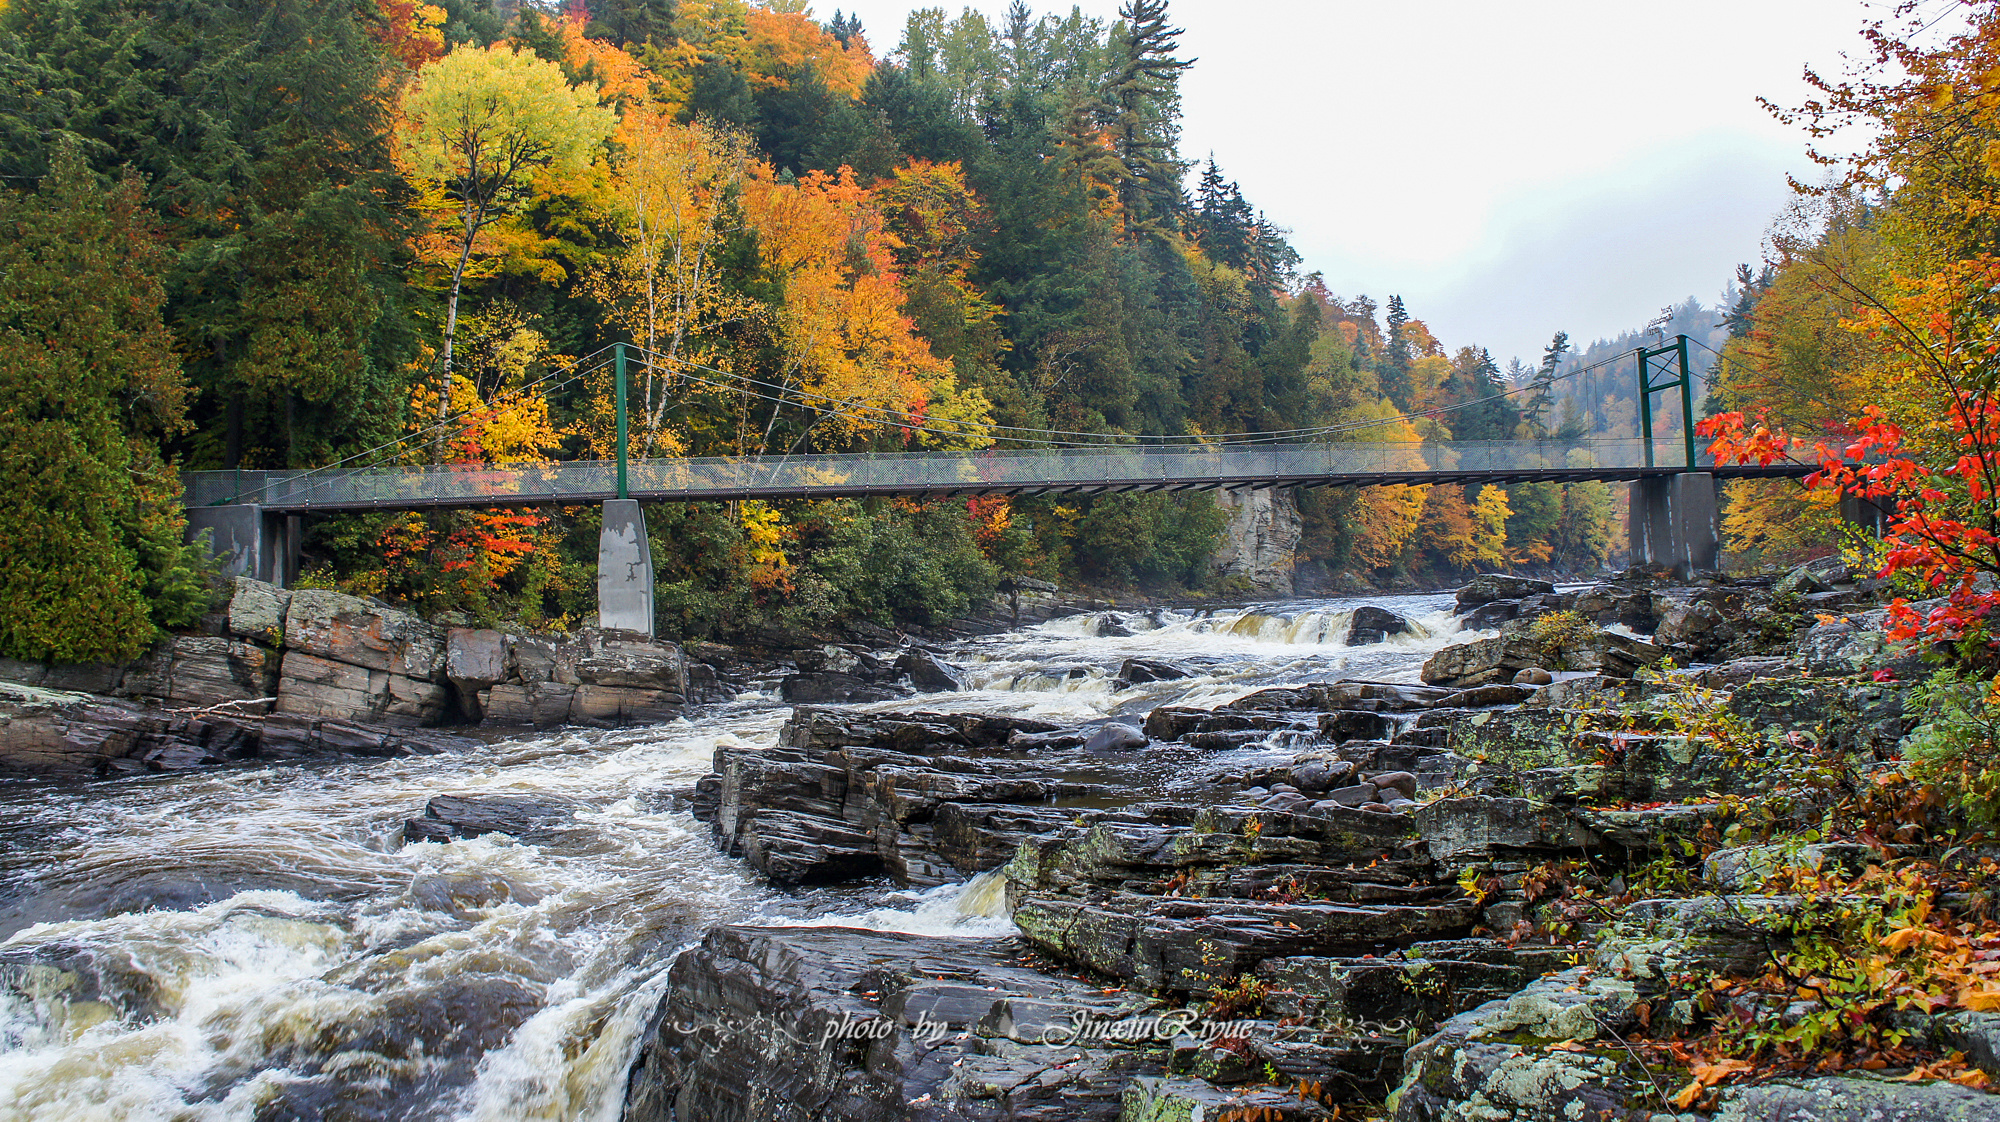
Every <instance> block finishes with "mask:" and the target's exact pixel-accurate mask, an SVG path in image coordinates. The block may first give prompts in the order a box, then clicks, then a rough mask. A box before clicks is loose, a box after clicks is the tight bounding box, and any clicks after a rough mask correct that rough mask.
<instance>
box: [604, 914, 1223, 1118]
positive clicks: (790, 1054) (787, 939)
mask: <svg viewBox="0 0 2000 1122" xmlns="http://www.w3.org/2000/svg"><path fill="white" fill-rule="evenodd" d="M1024 949H1025V948H1024V947H1023V946H1022V944H1021V943H1020V942H1019V941H1018V940H1014V939H969V938H938V937H930V936H922V935H906V934H900V933H892V932H880V931H860V930H855V929H852V928H841V927H777V928H760V927H717V928H714V929H712V930H710V931H709V932H708V933H707V935H705V936H704V937H703V938H702V940H701V942H700V943H699V944H698V945H696V946H695V947H694V948H692V949H690V950H688V951H686V952H685V953H683V954H682V955H681V956H680V957H679V958H677V959H675V960H674V964H673V967H672V969H671V970H670V971H669V974H668V987H667V992H666V995H665V996H664V997H663V998H662V999H661V1000H660V1004H659V1006H658V1008H657V1010H656V1011H655V1013H654V1015H653V1018H652V1021H651V1023H650V1024H649V1025H647V1027H646V1029H645V1031H644V1033H643V1034H642V1036H641V1038H640V1046H639V1052H638V1056H637V1058H636V1059H635V1060H634V1062H633V1066H632V1070H631V1075H630V1078H629V1079H628V1080H627V1083H626V1086H627V1098H626V1102H625V1110H624V1117H625V1119H626V1120H627V1122H665V1120H666V1119H670V1118H680V1119H695V1118H699V1119H708V1120H710V1122H813V1120H818V1119H831V1118H841V1119H852V1120H855V1122H921V1120H938V1119H947V1118H949V1119H963V1120H965V1122H1001V1120H1002V1119H1007V1120H1010V1122H1114V1120H1116V1119H1118V1118H1120V1103H1121V1098H1122V1097H1123V1094H1124V1091H1125V1087H1126V1084H1127V1083H1129V1082H1130V1081H1131V1080H1132V1079H1133V1078H1134V1077H1135V1076H1138V1075H1141V1074H1144V1073H1147V1072H1158V1071H1159V1064H1158V1061H1157V1060H1154V1059H1151V1057H1149V1056H1148V1054H1147V1051H1146V1050H1144V1049H1141V1048H1137V1047H1134V1046H1133V1045H1134V1044H1135V1043H1148V1042H1150V1041H1151V1040H1152V1037H1151V1036H1150V1035H1146V1036H1133V1035H1129V1034H1128V1035H1126V1036H1124V1037H1113V1038H1112V1039H1109V1040H1105V1039H1092V1038H1091V1037H1088V1036H1086V1037H1083V1038H1082V1039H1081V1041H1080V1042H1079V1043H1075V1044H1070V1045H1068V1046H1063V1047H1060V1049H1058V1046H1059V1045H1063V1044H1064V1042H1065V1041H1069V1040H1076V1039H1077V1031H1078V1026H1087V1025H1091V1024H1094V1023H1104V1024H1115V1023H1117V1022H1121V1021H1125V1022H1128V1023H1129V1024H1130V1025H1131V1026H1132V1027H1133V1028H1136V1029H1143V1027H1144V1026H1143V1024H1142V1023H1141V1022H1139V1021H1138V1019H1137V1018H1138V1017H1139V1015H1140V1014H1142V1013H1144V1012H1145V1011H1146V1010H1148V1009H1150V1008H1153V1003H1150V1002H1147V1001H1145V1000H1144V999H1142V998H1138V997H1136V996H1134V995H1125V994H1117V993H1106V992H1105V991H1104V990H1102V989H1101V988H1099V987H1097V986H1096V985H1094V984H1092V983H1090V982H1088V981H1086V980H1080V979H1074V978H1066V977H1063V976H1061V975H1057V974H1047V973H1042V972H1040V971H1037V970H1034V969H1032V968H1031V967H1028V966H1025V965H1023V964H1022V952H1023V951H1024ZM1058 1057H1059V1059H1058ZM1181 1117H1187V1116H1185V1115H1182V1116H1181Z"/></svg>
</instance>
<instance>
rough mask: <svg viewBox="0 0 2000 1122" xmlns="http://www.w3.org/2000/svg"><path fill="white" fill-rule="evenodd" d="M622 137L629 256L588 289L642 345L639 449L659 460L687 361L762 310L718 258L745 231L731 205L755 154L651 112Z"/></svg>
mask: <svg viewBox="0 0 2000 1122" xmlns="http://www.w3.org/2000/svg"><path fill="white" fill-rule="evenodd" d="M617 140H618V146H617V153H618V154H617V156H616V158H615V159H614V161H613V168H612V175H611V184H610V186H611V200H612V205H613V207H614V208H615V216H616V220H617V226H616V230H617V235H618V238H619V241H620V242H621V243H622V250H621V251H620V252H618V253H615V254H612V255H610V256H609V257H608V258H607V259H606V260H605V261H604V262H603V264H601V265H600V266H599V267H598V268H596V269H595V270H593V272H592V274H591V275H590V276H589V277H588V278H587V279H586V282H585V283H586V287H587V288H588V290H589V291H590V292H592V294H593V295H595V296H596V297H597V298H599V299H600V300H602V301H603V302H604V303H605V304H606V305H608V306H609V307H610V308H611V309H612V315H613V317H614V318H615V319H616V320H617V322H618V323H619V324H620V325H621V326H623V327H624V328H625V329H626V331H628V332H629V333H630V334H631V335H632V337H633V339H634V340H635V341H637V342H639V343H640V344H641V345H642V346H643V347H644V348H645V352H644V356H643V357H644V366H643V368H642V369H643V371H644V373H643V375H642V377H641V380H640V384H639V402H638V408H637V410H636V416H637V420H638V433H639V435H638V446H639V449H640V454H642V455H653V454H656V453H657V452H659V451H664V450H671V449H674V448H675V447H676V442H675V441H674V440H673V439H672V438H671V436H670V435H669V434H668V433H667V432H666V430H665V421H666V412H667V406H668V402H669V396H668V391H669V387H670V385H671V383H672V379H673V377H674V375H675V373H676V372H677V371H678V369H679V366H680V364H681V363H682V362H695V363H703V364H705V363H710V362H712V361H713V360H714V359H715V357H716V356H715V354H714V353H713V352H712V351H711V350H710V349H708V348H707V346H706V339H705V336H707V335H708V334H709V333H711V332H712V331H714V330H716V329H717V328H718V327H719V326H721V325H722V324H724V323H726V322H729V321H731V320H735V319H739V318H742V317H745V316H748V315H751V314H754V311H755V309H754V307H753V305H752V303H751V302H750V301H749V300H748V299H746V298H745V297H743V296H742V295H741V294H739V293H734V292H731V291H729V290H728V289H727V288H726V287H725V286H724V285H723V283H722V278H721V277H720V275H719V274H720V271H721V270H720V266H719V263H718V261H717V257H718V254H719V253H720V251H721V249H722V247H723V244H724V242H725V241H726V240H727V239H728V238H729V237H730V236H731V234H732V233H734V232H735V231H736V230H737V229H738V228H739V226H740V220H739V219H738V218H737V216H736V213H735V210H734V208H733V205H732V202H733V199H734V196H735V195H736V193H737V192H738V191H739V190H740V189H741V187H742V184H743V179H744V175H745V171H746V168H747V165H748V163H749V159H750V157H749V155H748V153H747V152H745V151H744V148H743V142H742V140H741V139H740V138H739V137H737V136H735V135H733V134H730V133H726V132H723V131H721V130H718V129H716V128H715V127H713V126H711V125H706V124H701V123H696V124H690V125H681V124H676V123H675V122H674V121H673V120H672V118H671V117H669V116H667V115H666V114H664V113H661V112H658V111H655V110H652V109H649V108H635V109H633V110H631V111H629V112H627V113H626V114H625V117H624V120H623V121H621V122H620V124H619V129H618V133H617Z"/></svg>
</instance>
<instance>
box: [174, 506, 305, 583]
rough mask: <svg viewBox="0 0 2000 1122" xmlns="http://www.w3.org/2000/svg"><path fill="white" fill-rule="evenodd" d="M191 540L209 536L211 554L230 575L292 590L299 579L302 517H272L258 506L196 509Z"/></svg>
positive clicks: (190, 522) (190, 519)
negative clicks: (294, 582) (203, 535)
mask: <svg viewBox="0 0 2000 1122" xmlns="http://www.w3.org/2000/svg"><path fill="white" fill-rule="evenodd" d="M187 518H188V526H187V538H188V540H189V541H194V540H195V539H196V538H197V537H200V536H201V535H202V534H207V535H208V545H209V551H210V553H211V554H212V555H213V556H214V557H215V559H216V560H217V561H218V562H219V566H218V567H219V568H220V570H221V572H222V575H223V576H225V577H250V578H253V579H255V580H261V581H268V582H270V583H271V584H275V585H278V586H280V587H283V588H289V587H291V585H292V582H293V581H295V580H297V579H298V575H299V539H300V537H301V535H302V528H301V526H300V521H301V520H300V518H299V516H298V515H296V514H268V513H266V512H265V511H264V508H263V507H261V506H259V505H258V504H256V503H231V504H229V505H227V506H191V507H189V508H188V512H187Z"/></svg>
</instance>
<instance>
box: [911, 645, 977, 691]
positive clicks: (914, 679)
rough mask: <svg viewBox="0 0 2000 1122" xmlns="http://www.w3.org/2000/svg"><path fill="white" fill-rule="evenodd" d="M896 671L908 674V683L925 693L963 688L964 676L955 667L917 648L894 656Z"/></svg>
mask: <svg viewBox="0 0 2000 1122" xmlns="http://www.w3.org/2000/svg"><path fill="white" fill-rule="evenodd" d="M896 672H897V673H899V674H907V675H909V678H910V684H911V685H913V686H915V687H916V688H918V689H920V690H923V691H924V692H926V693H955V692H957V691H959V690H962V689H964V688H965V676H964V675H963V674H961V673H959V670H958V668H957V667H955V666H952V665H951V664H949V663H947V662H945V661H943V660H942V659H940V658H938V657H937V656H936V655H934V654H932V653H930V652H929V651H926V650H921V649H918V648H912V649H910V650H907V651H904V652H903V653H902V654H901V655H898V656H897V657H896Z"/></svg>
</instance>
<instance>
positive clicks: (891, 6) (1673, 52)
mask: <svg viewBox="0 0 2000 1122" xmlns="http://www.w3.org/2000/svg"><path fill="white" fill-rule="evenodd" d="M1943 2H1944V0H1931V5H1932V7H1937V5H1938V4H1940V3H1943ZM923 6H925V5H921V4H911V3H906V2H900V0H837V2H836V3H832V4H828V3H825V2H824V0H815V6H814V14H815V15H816V16H818V18H820V19H822V20H826V19H831V18H832V16H833V11H834V9H835V8H836V7H840V8H844V9H845V10H847V11H850V12H854V13H857V14H859V15H860V17H861V20H862V24H863V27H864V29H865V30H866V32H867V34H868V39H869V42H870V44H871V45H872V46H873V47H874V49H875V52H876V54H877V56H878V57H880V56H883V55H886V54H888V53H889V52H890V51H893V50H894V49H895V46H896V44H897V43H898V42H899V41H900V40H901V39H902V28H903V23H904V19H905V17H906V16H907V14H908V13H909V12H910V10H911V9H912V8H916V7H923ZM944 6H945V7H946V8H947V10H949V11H951V12H953V13H956V12H957V11H959V10H960V9H961V8H962V7H964V6H965V5H964V4H963V3H958V4H950V5H944ZM972 6H973V7H977V8H979V9H981V10H982V11H985V12H986V13H987V14H988V16H989V18H991V17H997V16H998V15H999V14H1000V13H1001V11H1003V10H1004V9H1005V7H1006V0H980V2H978V3H975V4H973V5H972ZM1081 7H1082V8H1083V10H1084V11H1085V12H1086V13H1088V14H1090V15H1096V16H1101V17H1104V18H1106V19H1113V18H1116V14H1117V9H1118V0H1084V2H1083V3H1082V4H1081ZM1036 10H1037V12H1038V13H1039V12H1042V11H1047V10H1063V11H1066V10H1067V5H1066V4H1065V5H1062V6H1060V7H1059V8H1057V7H1052V6H1038V7H1037V9H1036ZM1171 14H1172V16H1173V19H1174V22H1175V24H1176V25H1177V26H1180V27H1183V28H1185V29H1186V30H1187V34H1186V35H1184V36H1182V38H1181V45H1182V51H1181V55H1182V57H1183V58H1186V57H1190V56H1192V57H1195V58H1197V59H1198V60H1199V61H1198V62H1197V63H1196V64H1195V66H1194V68H1193V69H1192V70H1190V71H1189V72H1188V73H1187V74H1186V76H1185V77H1184V78H1183V80H1182V87H1181V88H1182V95H1183V102H1184V105H1183V109H1184V113H1185V117H1184V120H1183V126H1182V130H1183V131H1182V154H1183V155H1184V156H1186V157H1188V158H1191V159H1205V158H1206V157H1207V155H1208V153H1209V152H1210V151H1211V150H1212V151H1213V152H1214V153H1215V158H1216V161H1217V162H1218V163H1219V164H1220V165H1221V167H1222V169H1223V172H1224V174H1225V175H1227V176H1228V177H1230V178H1232V179H1235V180H1236V181H1238V182H1239V183H1241V184H1242V185H1243V191H1244V194H1245V195H1246V196H1247V197H1248V198H1249V200H1250V202H1251V204H1252V205H1254V206H1257V207H1260V208H1262V209H1263V210H1264V211H1265V212H1266V214H1267V215H1268V216H1269V218H1270V219H1271V221H1272V222H1274V223H1276V224H1277V225H1279V226H1283V227H1286V228H1288V229H1290V230H1291V231H1292V244H1294V245H1295V246H1297V247H1298V250H1299V252H1300V254H1302V255H1303V256H1304V258H1305V265H1304V268H1305V269H1306V270H1314V269H1317V270H1319V271H1320V272H1321V273H1323V274H1325V276H1326V280H1327V284H1328V286H1329V287H1330V288H1332V289H1333V291H1335V292H1337V293H1340V294H1342V295H1346V296H1351V295H1354V294H1356V293H1362V292H1365V293H1367V294H1368V295H1370V296H1373V297H1375V299H1376V301H1377V302H1378V303H1386V302H1387V299H1388V297H1389V296H1390V295H1391V294H1392V293H1393V294H1399V295H1401V296H1402V297H1403V298H1404V300H1405V301H1406V302H1407V303H1408V304H1409V307H1410V312H1411V314H1412V315H1414V316H1416V317H1417V318H1419V319H1422V320H1425V321H1426V322H1428V323H1429V324H1430V326H1431V329H1432V330H1433V331H1434V332H1435V333H1436V334H1437V335H1438V336H1439V338H1440V339H1442V340H1443V342H1444V343H1445V345H1446V346H1448V347H1454V348H1455V347H1458V346H1461V345H1464V344H1468V343H1476V344H1479V345H1483V346H1486V347H1489V348H1490V349H1491V350H1492V351H1493V354H1494V356H1495V357H1496V358H1498V359H1499V360H1500V361H1501V363H1502V364H1503V365H1504V364H1505V362H1506V360H1507V358H1508V357H1509V356H1512V355H1519V356H1521V357H1523V358H1536V357H1539V355H1540V353H1541V350H1542V347H1543V346H1544V345H1545V344H1546V343H1547V342H1548V339H1549V336H1550V335H1551V334H1553V333H1554V332H1555V331H1557V330H1564V331H1568V332H1569V333H1570V335H1571V336H1572V337H1573V338H1576V339H1578V340H1579V341H1582V342H1588V341H1590V340H1593V339H1597V338H1600V337H1604V336H1609V335H1614V334H1616V333H1618V332H1620V331H1623V330H1628V329H1637V328H1640V327H1643V326H1644V325H1645V324H1646V322H1647V321H1648V320H1650V319H1652V318H1653V316H1654V315H1655V314H1656V313H1657V312H1658V311H1659V309H1660V307H1661V306H1662V305H1664V304H1668V303H1672V302H1678V301H1680V300H1684V299H1686V298H1687V297H1689V296H1694V297H1697V298H1698V299H1700V300H1702V301H1703V302H1704V303H1709V304H1713V303H1715V302H1716V300H1717V298H1718V296H1719V294H1720V293H1721V291H1722V289H1723V287H1724V286H1725V285H1726V284H1727V283H1728V280H1729V278H1730V275H1731V272H1732V271H1733V269H1734V268H1735V265H1736V263H1737V262H1739V261H1752V262H1754V261H1756V260H1758V259H1759V257H1760V254H1761V245H1762V240H1763V233H1764V231H1765V229H1766V227H1767V226H1768V225H1769V224H1770V221H1771V219H1772V218H1773V217H1774V216H1775V215H1776V214H1777V213H1778V212H1779V211H1780V210H1782V209H1783V208H1784V206H1785V204H1786V202H1787V200H1788V198H1789V192H1788V189H1787V187H1786V185H1785V174H1786V172H1788V171H1790V172H1794V173H1796V174H1800V175H1802V176H1804V177H1805V178H1808V179H1816V178H1817V177H1818V176H1819V175H1820V174H1821V173H1820V172H1819V171H1818V170H1817V169H1815V168H1814V166H1813V165H1812V164H1811V163H1810V162H1809V161H1807V160H1806V159H1805V146H1806V140H1805V137H1804V136H1803V134H1801V133H1800V132H1798V131H1797V130H1796V129H1791V128H1787V127H1786V126H1784V125H1781V124H1779V123H1778V122H1776V121H1775V120H1773V119H1772V118H1771V117H1770V115H1769V114H1767V113H1766V112H1765V111H1764V110H1762V109H1761V108H1759V107H1758V105H1757V102H1756V99H1757V97H1758V96H1759V95H1761V96H1763V97H1766V98H1769V99H1770V100H1772V101H1775V102H1779V103H1781V104H1797V103H1799V102H1800V101H1802V100H1803V99H1804V97H1805V96H1806V92H1807V87H1806V86H1805V84H1804V83H1803V82H1802V81H1801V79H1800V74H1801V71H1802V70H1803V68H1804V67H1805V65H1806V64H1808V63H1810V64H1812V65H1813V66H1815V67H1816V68H1818V69H1819V70H1821V71H1822V72H1829V73H1838V72H1839V71H1840V70H1841V66H1842V58H1841V56H1842V55H1843V53H1848V54H1860V53H1861V52H1862V51H1863V44H1862V40H1861V38H1860V36H1859V34H1858V32H1859V30H1860V28H1861V27H1862V25H1863V23H1864V22H1865V21H1867V20H1868V19H1869V18H1871V17H1886V16H1887V15H1888V14H1889V13H1888V6H1887V5H1884V4H1880V3H1878V4H1874V5H1870V4H1868V3H1865V2H1863V0H1681V2H1680V3H1677V4H1673V5H1661V4H1640V3H1634V2H1631V0H1608V2H1607V0H1588V2H1558V0H1528V2H1515V3H1498V2H1495V0H1402V2H1383V0H1368V2H1366V3H1362V2H1359V0H1173V3H1172V7H1171Z"/></svg>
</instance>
